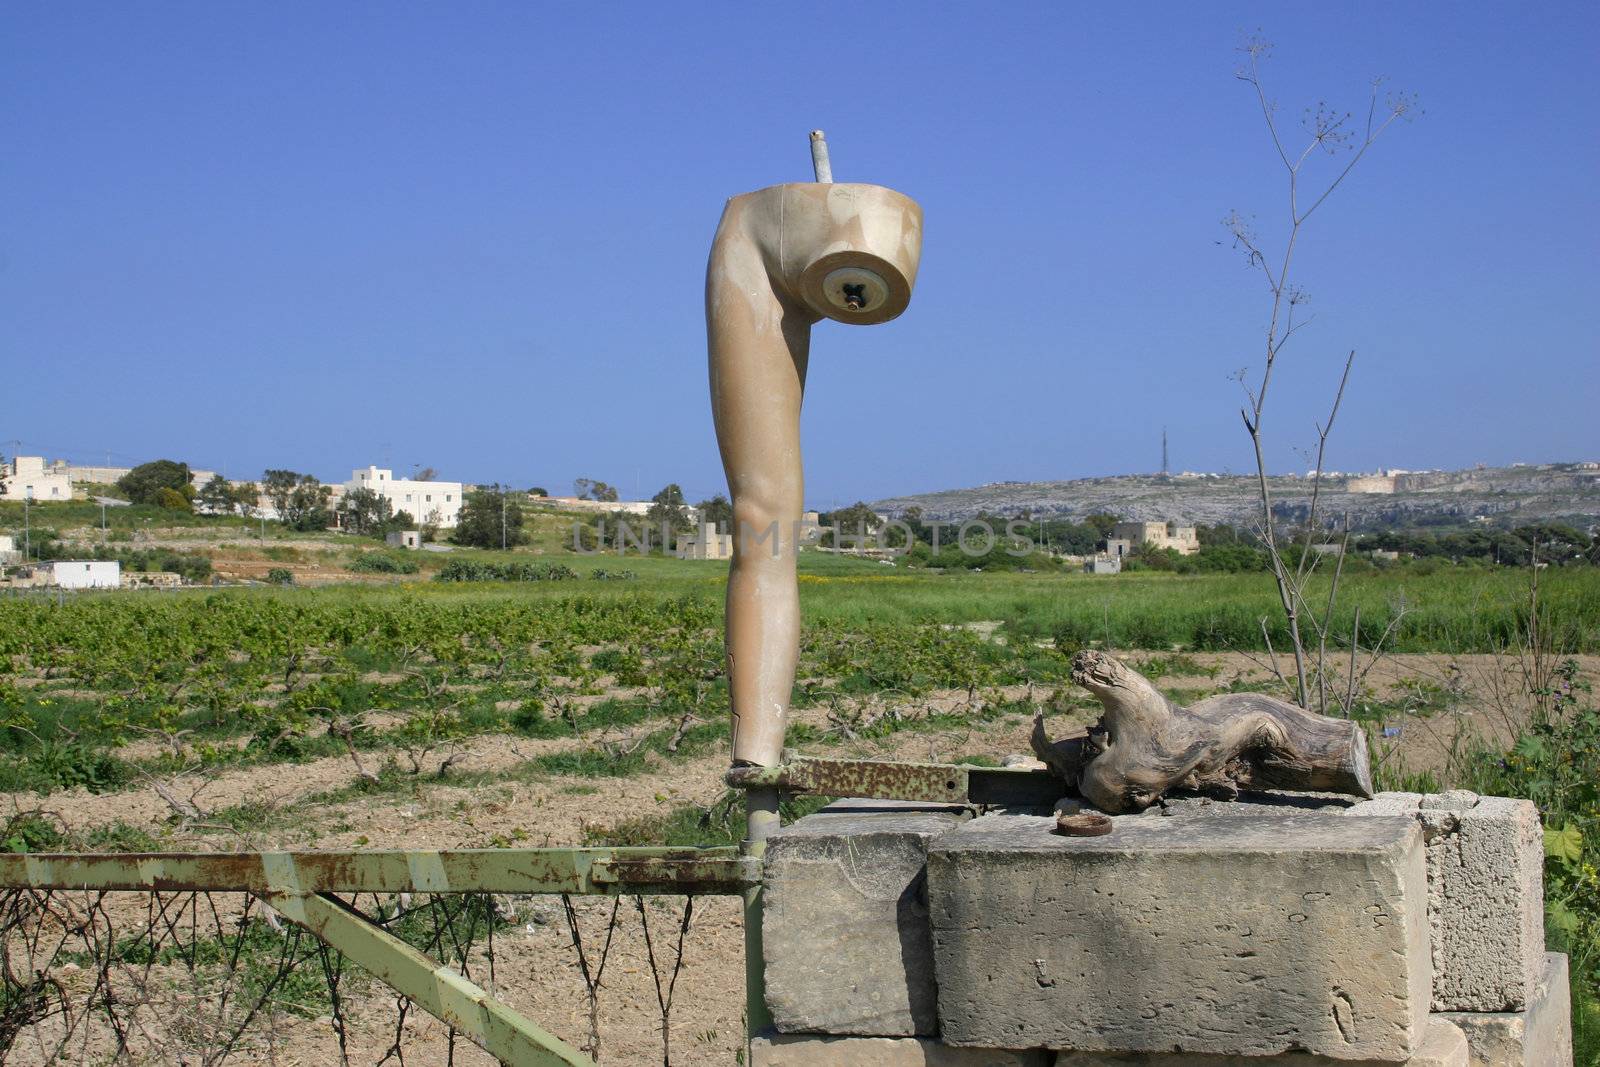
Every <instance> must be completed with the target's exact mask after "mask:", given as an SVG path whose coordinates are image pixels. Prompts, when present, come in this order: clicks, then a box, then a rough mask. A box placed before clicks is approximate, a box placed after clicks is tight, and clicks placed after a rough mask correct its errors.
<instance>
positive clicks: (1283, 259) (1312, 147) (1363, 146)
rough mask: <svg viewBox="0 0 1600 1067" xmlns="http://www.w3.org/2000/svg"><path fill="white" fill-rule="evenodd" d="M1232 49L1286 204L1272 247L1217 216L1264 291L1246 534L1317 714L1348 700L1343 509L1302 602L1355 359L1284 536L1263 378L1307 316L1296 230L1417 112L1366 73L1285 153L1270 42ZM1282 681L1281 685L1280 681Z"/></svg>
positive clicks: (1297, 679) (1252, 399)
mask: <svg viewBox="0 0 1600 1067" xmlns="http://www.w3.org/2000/svg"><path fill="white" fill-rule="evenodd" d="M1241 51H1242V52H1243V53H1244V55H1245V60H1244V62H1243V64H1242V65H1241V66H1240V68H1239V69H1238V71H1236V73H1235V76H1236V77H1237V78H1238V79H1239V80H1240V81H1242V82H1244V83H1245V84H1247V85H1249V86H1250V87H1251V88H1252V89H1253V90H1254V91H1255V96H1256V101H1257V103H1258V105H1259V107H1260V109H1261V114H1262V117H1263V119H1264V120H1265V122H1266V127H1267V133H1268V135H1269V137H1270V138H1271V141H1272V146H1273V149H1274V151H1275V153H1276V155H1277V158H1278V160H1279V161H1280V162H1281V163H1282V165H1283V168H1284V171H1283V173H1284V177H1285V180H1286V183H1287V194H1288V195H1287V205H1286V206H1287V212H1286V216H1285V218H1284V220H1283V221H1284V225H1285V226H1286V232H1285V236H1284V241H1283V248H1282V251H1281V254H1273V255H1270V256H1269V254H1268V252H1267V251H1266V246H1265V242H1263V241H1262V240H1261V239H1260V238H1259V237H1258V236H1257V235H1256V232H1255V229H1254V227H1253V226H1252V224H1251V223H1250V221H1249V220H1248V219H1247V218H1245V217H1244V216H1243V215H1241V214H1239V213H1238V212H1233V213H1231V214H1230V215H1229V216H1228V217H1227V218H1226V219H1224V220H1223V225H1224V226H1226V227H1227V229H1228V232H1229V234H1230V235H1231V236H1232V238H1233V244H1234V247H1236V248H1238V249H1240V250H1241V251H1243V252H1244V253H1245V257H1246V259H1247V261H1248V263H1249V266H1250V268H1251V269H1252V270H1259V271H1260V272H1261V273H1262V275H1263V277H1264V278H1265V279H1266V282H1267V289H1268V292H1269V293H1270V295H1271V298H1272V301H1271V309H1270V312H1269V314H1268V318H1267V328H1266V336H1265V339H1264V357H1265V358H1264V362H1263V365H1262V368H1261V373H1260V378H1259V379H1258V380H1257V382H1256V384H1255V385H1254V386H1252V385H1250V384H1249V382H1248V381H1247V378H1246V375H1247V371H1245V370H1241V371H1239V372H1237V374H1236V375H1235V377H1236V379H1237V380H1238V381H1239V383H1240V385H1241V387H1242V388H1243V389H1244V392H1245V397H1246V401H1247V403H1246V405H1245V407H1244V408H1242V409H1241V410H1240V413H1239V414H1240V417H1241V418H1242V419H1243V420H1244V425H1245V430H1246V431H1247V432H1248V433H1249V435H1250V441H1251V445H1252V446H1253V449H1254V452H1255V464H1256V476H1257V491H1258V494H1259V498H1260V501H1259V502H1260V510H1259V513H1258V517H1257V529H1256V533H1257V535H1258V537H1259V538H1260V540H1261V543H1262V545H1263V546H1264V547H1265V549H1266V552H1267V557H1268V561H1269V563H1270V565H1271V568H1272V573H1273V578H1274V580H1275V582H1276V585H1277V590H1278V600H1279V604H1280V606H1281V608H1282V610H1283V614H1284V618H1285V621H1286V623H1287V626H1288V631H1289V641H1290V646H1291V647H1290V649H1289V650H1288V651H1289V653H1290V654H1291V655H1292V656H1293V658H1294V672H1295V676H1294V683H1293V686H1292V687H1290V688H1292V690H1293V692H1294V694H1295V696H1296V698H1297V700H1298V701H1299V703H1300V704H1301V705H1302V706H1304V707H1308V708H1309V707H1312V706H1313V703H1312V702H1313V700H1315V702H1316V710H1318V711H1321V712H1323V713H1324V714H1326V713H1327V712H1328V710H1329V707H1330V699H1331V700H1332V702H1333V703H1336V704H1338V705H1340V706H1341V710H1343V711H1344V713H1345V714H1348V713H1349V707H1350V704H1351V703H1352V702H1353V699H1354V692H1353V686H1354V684H1355V681H1354V680H1355V677H1356V661H1357V659H1358V657H1359V654H1360V645H1361V636H1360V629H1359V617H1358V621H1357V624H1356V626H1354V627H1353V628H1352V632H1351V633H1350V634H1349V636H1348V639H1347V646H1348V649H1349V653H1348V656H1349V658H1348V663H1347V669H1346V671H1345V678H1344V684H1343V686H1340V687H1334V688H1332V690H1331V695H1330V683H1331V682H1332V681H1333V679H1334V675H1333V673H1332V672H1334V671H1336V670H1337V667H1335V666H1333V665H1331V664H1330V662H1329V644H1330V641H1332V642H1334V643H1339V642H1340V640H1341V638H1340V637H1336V636H1335V635H1333V634H1332V633H1331V631H1330V628H1331V626H1332V624H1333V616H1334V609H1335V607H1336V606H1337V602H1338V594H1339V579H1340V577H1341V576H1342V572H1343V567H1344V550H1345V549H1347V548H1348V546H1349V538H1350V529H1349V520H1348V516H1346V518H1345V521H1344V524H1343V529H1342V533H1341V534H1340V536H1339V539H1338V541H1337V542H1335V543H1334V544H1333V547H1332V549H1331V550H1330V551H1329V552H1328V554H1329V555H1332V556H1333V557H1334V560H1335V562H1334V565H1333V567H1334V572H1333V574H1332V576H1331V577H1330V579H1329V583H1328V584H1329V590H1328V594H1327V598H1326V601H1325V602H1324V603H1322V604H1321V605H1320V608H1319V606H1318V605H1315V604H1313V603H1312V602H1311V599H1310V585H1311V577H1312V575H1313V574H1314V572H1315V571H1316V569H1317V567H1318V564H1319V562H1321V560H1322V557H1323V553H1322V552H1321V551H1319V548H1320V546H1322V545H1323V544H1325V543H1327V542H1326V539H1327V538H1328V537H1329V536H1330V535H1331V534H1332V533H1333V532H1334V529H1333V527H1331V526H1330V525H1329V523H1328V522H1327V520H1326V518H1325V517H1324V516H1323V515H1322V514H1321V511H1320V508H1321V503H1322V500H1321V490H1322V477H1323V470H1324V460H1325V457H1326V453H1327V445H1328V436H1329V434H1330V433H1331V432H1332V431H1333V424H1334V421H1335V419H1336V418H1337V417H1338V414H1339V407H1340V405H1341V403H1342V402H1343V400H1344V394H1345V388H1346V386H1347V385H1348V384H1349V381H1350V371H1351V368H1352V366H1353V365H1354V362H1355V353H1354V352H1351V353H1350V354H1349V355H1348V356H1347V357H1346V359H1345V364H1344V372H1343V374H1342V375H1341V377H1340V379H1339V386H1338V389H1337V391H1336V392H1335V394H1334V398H1333V404H1332V407H1331V409H1330V411H1329V413H1328V417H1327V419H1326V420H1325V421H1324V422H1322V423H1319V424H1317V427H1316V429H1317V444H1316V449H1315V467H1314V470H1313V473H1312V478H1311V499H1310V504H1309V507H1308V509H1307V512H1306V516H1305V519H1304V521H1303V522H1302V523H1301V524H1300V526H1299V529H1298V530H1296V531H1294V532H1292V533H1290V534H1289V536H1287V537H1286V538H1285V537H1283V536H1281V533H1280V530H1279V529H1278V522H1277V517H1276V515H1275V513H1274V506H1273V500H1272V490H1271V486H1270V484H1269V481H1268V475H1267V459H1266V447H1265V440H1264V436H1263V425H1264V422H1265V416H1266V413H1267V398H1268V393H1269V388H1270V386H1271V385H1272V376H1273V372H1274V370H1275V369H1276V368H1277V363H1278V358H1279V356H1280V355H1281V354H1282V352H1283V349H1284V346H1285V345H1286V344H1287V343H1288V341H1289V339H1290V338H1291V337H1293V336H1294V335H1295V334H1296V333H1298V332H1299V331H1300V330H1302V329H1303V328H1305V326H1307V325H1309V323H1310V321H1311V320H1310V318H1300V320H1299V321H1296V318H1297V315H1298V314H1299V313H1300V309H1301V308H1302V306H1303V305H1304V304H1306V303H1307V301H1308V299H1309V298H1308V297H1307V295H1306V293H1305V291H1304V290H1303V289H1302V288H1300V287H1299V286H1298V285H1297V284H1295V282H1294V280H1293V270H1292V268H1293V265H1294V256H1295V251H1296V248H1297V245H1298V243H1299V240H1300V235H1301V230H1302V228H1303V227H1304V226H1305V224H1306V222H1307V220H1308V219H1310V218H1311V216H1312V215H1313V214H1314V213H1315V212H1316V211H1317V209H1318V208H1320V207H1321V206H1322V205H1323V204H1324V203H1325V202H1326V201H1327V199H1328V198H1329V197H1330V196H1332V195H1333V192H1334V190H1336V189H1338V188H1339V186H1340V185H1341V184H1343V182H1344V180H1345V178H1347V177H1348V176H1349V175H1350V172H1351V171H1352V170H1354V169H1355V166H1356V164H1357V163H1359V162H1361V160H1362V158H1363V157H1364V156H1365V155H1366V153H1367V150H1368V149H1369V148H1371V147H1372V145H1373V144H1374V143H1375V142H1376V141H1377V140H1378V138H1379V137H1380V136H1381V135H1382V134H1383V133H1384V131H1385V130H1387V129H1388V128H1389V127H1390V126H1391V125H1392V124H1393V123H1394V122H1395V121H1396V120H1398V119H1410V118H1411V117H1412V116H1413V115H1415V114H1416V113H1417V106H1416V101H1415V99H1414V98H1413V97H1411V96H1409V95H1407V94H1403V93H1402V94H1390V95H1388V96H1387V97H1385V98H1384V100H1383V103H1382V105H1381V106H1380V101H1379V94H1380V92H1381V91H1382V88H1383V82H1382V79H1378V80H1375V81H1374V82H1373V83H1372V90H1371V94H1370V97H1369V99H1368V103H1367V108H1366V114H1365V117H1364V120H1363V121H1361V122H1359V123H1357V122H1355V121H1353V119H1354V117H1353V116H1352V115H1351V113H1349V112H1339V111H1336V110H1334V109H1331V108H1329V107H1328V106H1327V105H1326V104H1324V103H1320V102H1319V103H1318V104H1317V106H1316V107H1315V108H1314V109H1312V108H1308V109H1306V111H1305V113H1304V115H1303V117H1302V120H1301V126H1302V128H1303V130H1304V133H1305V135H1306V140H1305V143H1304V147H1302V148H1300V149H1299V150H1298V151H1297V152H1292V151H1291V150H1290V149H1289V148H1288V147H1287V146H1286V145H1285V142H1284V137H1283V134H1282V131H1281V130H1280V126H1279V120H1278V105H1277V104H1276V103H1275V102H1274V101H1273V100H1272V99H1271V98H1270V97H1269V96H1268V95H1267V91H1266V87H1265V85H1264V84H1263V82H1262V78H1261V64H1262V61H1263V60H1265V59H1266V58H1267V56H1268V54H1269V53H1270V51H1271V48H1270V45H1268V44H1267V43H1266V42H1265V41H1262V40H1260V39H1259V38H1252V39H1249V40H1247V41H1246V42H1245V44H1244V45H1243V47H1242V48H1241ZM1319 154H1320V155H1327V156H1339V155H1341V154H1346V155H1347V156H1348V158H1347V159H1345V160H1344V161H1343V165H1342V166H1339V167H1338V169H1337V170H1336V172H1335V173H1334V174H1333V176H1332V178H1331V179H1330V180H1327V181H1325V182H1321V183H1317V184H1313V185H1310V186H1309V188H1308V187H1307V182H1308V172H1307V164H1308V163H1309V162H1310V161H1311V160H1312V159H1313V158H1315V157H1316V156H1318V155H1319ZM1319 599H1320V598H1319ZM1391 630H1392V626H1391ZM1372 648H1374V649H1377V648H1381V644H1374V645H1373V646H1372ZM1272 659H1273V670H1274V671H1275V672H1276V673H1278V676H1279V677H1280V678H1283V675H1282V672H1281V671H1278V668H1277V665H1276V655H1275V654H1273V655H1272ZM1369 669H1370V668H1369ZM1284 681H1285V683H1286V685H1287V681H1288V680H1287V679H1284Z"/></svg>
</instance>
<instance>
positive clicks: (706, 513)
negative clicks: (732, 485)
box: [694, 493, 733, 533]
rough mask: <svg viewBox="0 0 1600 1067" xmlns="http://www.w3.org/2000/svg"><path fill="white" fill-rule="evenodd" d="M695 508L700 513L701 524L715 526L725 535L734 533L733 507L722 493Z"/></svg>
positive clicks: (703, 501) (701, 502)
mask: <svg viewBox="0 0 1600 1067" xmlns="http://www.w3.org/2000/svg"><path fill="white" fill-rule="evenodd" d="M694 507H695V510H696V511H698V512H699V513H700V521H701V523H703V524H709V525H712V526H715V527H716V528H717V529H719V530H721V531H723V532H724V533H732V532H733V505H732V504H731V503H729V501H728V498H727V497H725V496H723V495H722V494H721V493H718V494H717V495H716V496H714V497H711V498H710V499H709V500H702V501H700V503H698V504H696V505H695V506H694Z"/></svg>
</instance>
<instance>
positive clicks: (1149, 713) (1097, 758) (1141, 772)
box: [1032, 651, 1372, 814]
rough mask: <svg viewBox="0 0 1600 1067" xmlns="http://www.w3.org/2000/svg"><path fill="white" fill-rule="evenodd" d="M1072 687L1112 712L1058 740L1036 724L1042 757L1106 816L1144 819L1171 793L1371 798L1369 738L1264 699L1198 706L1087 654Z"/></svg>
mask: <svg viewBox="0 0 1600 1067" xmlns="http://www.w3.org/2000/svg"><path fill="white" fill-rule="evenodd" d="M1072 680H1073V681H1074V682H1076V683H1078V684H1079V685H1081V686H1083V687H1084V688H1085V689H1087V690H1089V692H1091V693H1093V694H1094V695H1095V696H1096V697H1097V698H1098V699H1099V701H1100V703H1101V705H1102V706H1103V707H1104V708H1105V713H1104V714H1103V715H1101V717H1100V721H1099V722H1098V723H1096V724H1095V725H1094V726H1092V727H1090V728H1089V732H1088V734H1087V736H1085V737H1076V738H1068V739H1066V740H1063V741H1057V742H1051V741H1049V739H1048V738H1047V737H1046V736H1045V734H1044V727H1043V722H1042V720H1035V723H1034V732H1033V738H1032V741H1033V749H1034V752H1035V753H1036V754H1037V755H1038V756H1039V758H1040V759H1041V760H1043V761H1044V762H1045V763H1046V764H1047V765H1049V766H1050V768H1051V769H1052V770H1054V771H1055V772H1056V773H1057V774H1058V775H1060V776H1062V777H1063V778H1065V779H1066V780H1067V782H1068V784H1070V785H1075V786H1076V787H1077V789H1078V792H1079V793H1081V794H1082V795H1083V796H1084V797H1085V798H1087V799H1088V800H1089V801H1091V802H1092V803H1094V804H1095V806H1097V807H1099V808H1100V809H1101V810H1103V811H1107V812H1111V813H1113V814H1115V813H1121V812H1131V811H1142V810H1143V809H1145V808H1148V807H1149V806H1150V805H1152V804H1154V803H1155V802H1156V801H1158V800H1160V799H1161V797H1162V796H1163V795H1165V794H1166V793H1167V792H1169V791H1170V790H1174V789H1183V790H1194V791H1197V792H1203V793H1210V794H1213V795H1220V796H1225V797H1228V798H1232V797H1233V796H1235V795H1237V794H1238V793H1239V791H1240V790H1248V789H1284V790H1290V791H1295V792H1320V791H1327V792H1335V793H1349V794H1354V795H1356V796H1362V797H1370V796H1372V770H1371V767H1370V765H1369V762H1368V757H1367V736H1366V733H1365V731H1364V730H1363V729H1362V728H1361V726H1360V725H1359V724H1357V723H1353V722H1349V721H1346V720H1341V719H1332V718H1328V717H1326V716H1322V715H1314V714H1312V713H1311V712H1309V711H1306V710H1304V709H1303V708H1298V707H1296V706H1294V705H1293V704H1289V703H1287V702H1285V701H1282V700H1277V699H1275V698H1273V697H1269V696H1265V695H1263V694H1261V693H1224V694H1221V695H1218V696H1213V697H1207V698H1206V699H1205V700H1202V701H1200V702H1199V703H1197V704H1195V705H1193V706H1191V707H1187V708H1184V707H1179V706H1178V705H1176V704H1174V703H1173V702H1172V701H1170V700H1168V699H1167V698H1166V697H1165V696H1163V695H1162V694H1161V692H1160V691H1158V690H1157V689H1156V687H1155V686H1154V685H1152V684H1151V683H1150V680H1149V679H1147V678H1145V677H1144V675H1142V674H1140V673H1139V672H1138V671H1135V670H1133V669H1132V668H1130V667H1128V666H1127V665H1125V664H1123V663H1122V662H1121V661H1119V660H1117V659H1115V658H1114V657H1112V656H1109V655H1106V654H1105V653H1103V652H1094V651H1084V652H1079V653H1078V654H1077V655H1076V656H1074V657H1073V660H1072Z"/></svg>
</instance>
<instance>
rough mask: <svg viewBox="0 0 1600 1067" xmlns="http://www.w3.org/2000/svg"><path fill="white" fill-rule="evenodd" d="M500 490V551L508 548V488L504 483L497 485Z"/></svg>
mask: <svg viewBox="0 0 1600 1067" xmlns="http://www.w3.org/2000/svg"><path fill="white" fill-rule="evenodd" d="M496 488H498V489H499V490H500V551H502V552H504V551H505V550H506V489H505V486H503V485H498V486H496Z"/></svg>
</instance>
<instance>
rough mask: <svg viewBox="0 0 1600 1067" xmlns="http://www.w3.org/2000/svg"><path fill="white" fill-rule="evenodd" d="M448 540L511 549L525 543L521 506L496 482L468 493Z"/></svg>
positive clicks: (509, 490) (514, 494)
mask: <svg viewBox="0 0 1600 1067" xmlns="http://www.w3.org/2000/svg"><path fill="white" fill-rule="evenodd" d="M450 540H452V541H454V542H455V543H456V544H458V545H473V546H475V547H477V548H500V547H502V546H504V547H505V548H511V547H513V546H514V545H520V544H524V543H526V542H527V540H528V532H527V531H526V530H524V529H523V528H522V505H521V504H519V503H518V502H517V494H516V493H514V492H513V491H512V490H511V489H510V488H509V487H508V486H503V485H500V484H499V483H496V484H494V485H490V486H480V487H479V488H478V489H477V490H475V491H473V492H471V493H468V494H467V498H466V500H464V501H462V504H461V516H460V518H458V519H457V520H456V528H455V530H453V531H452V532H451V534H450Z"/></svg>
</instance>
